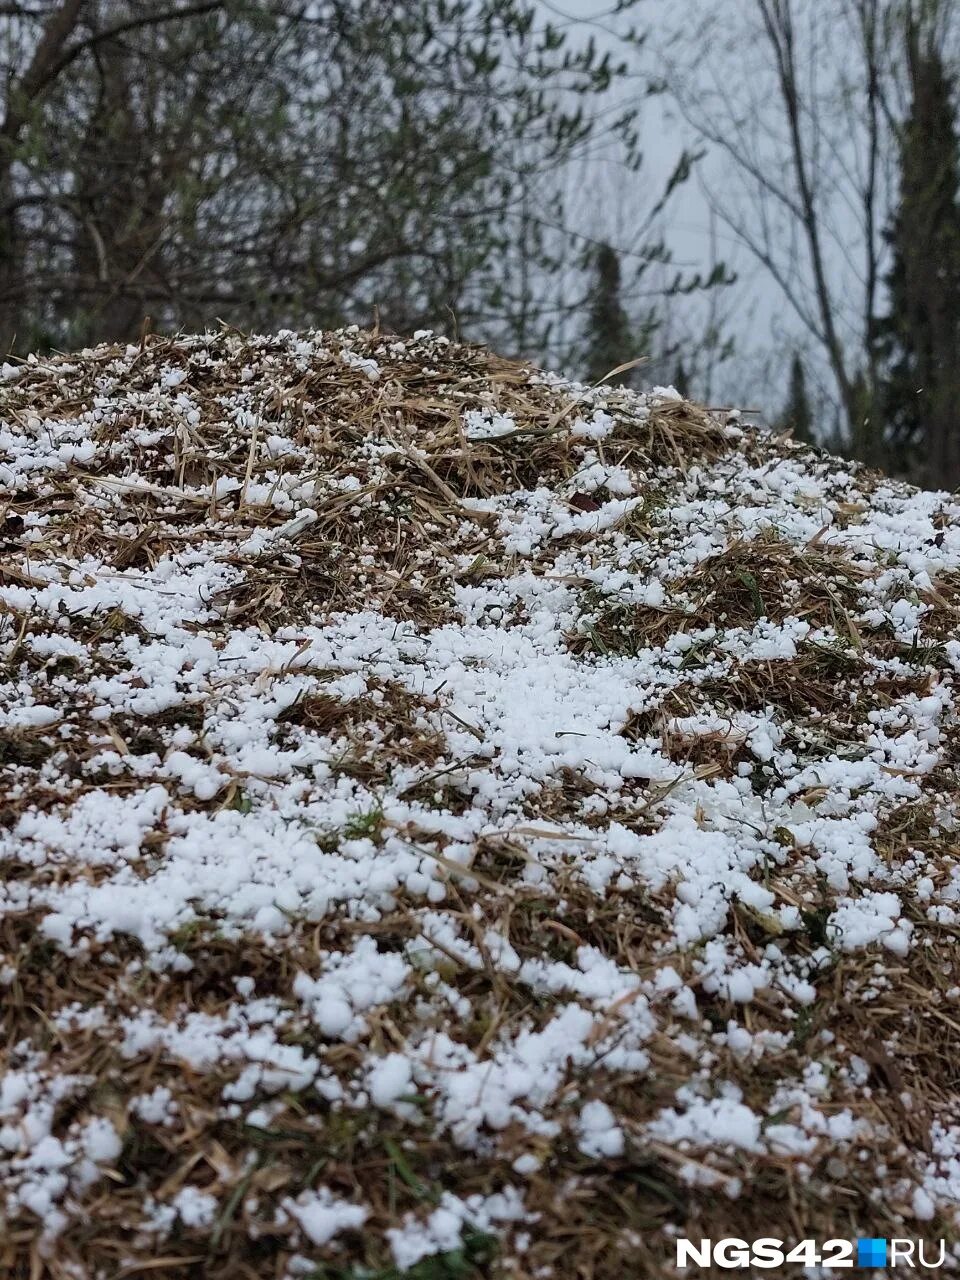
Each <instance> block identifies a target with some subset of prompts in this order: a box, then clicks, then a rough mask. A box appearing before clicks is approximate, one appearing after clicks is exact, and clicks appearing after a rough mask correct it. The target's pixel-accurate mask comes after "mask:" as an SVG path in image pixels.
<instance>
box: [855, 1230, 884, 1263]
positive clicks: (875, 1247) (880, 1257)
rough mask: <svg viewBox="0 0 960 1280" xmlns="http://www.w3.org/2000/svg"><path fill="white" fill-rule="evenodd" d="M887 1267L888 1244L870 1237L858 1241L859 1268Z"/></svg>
mask: <svg viewBox="0 0 960 1280" xmlns="http://www.w3.org/2000/svg"><path fill="white" fill-rule="evenodd" d="M886 1265H887V1242H886V1240H878V1239H877V1238H876V1237H875V1236H870V1237H868V1238H867V1239H865V1240H858V1241H857V1266H858V1267H885V1266H886Z"/></svg>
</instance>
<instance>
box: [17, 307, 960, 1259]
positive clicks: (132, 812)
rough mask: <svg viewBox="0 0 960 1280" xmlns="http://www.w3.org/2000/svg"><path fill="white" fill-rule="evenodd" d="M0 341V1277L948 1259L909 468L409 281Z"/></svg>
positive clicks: (927, 581)
mask: <svg viewBox="0 0 960 1280" xmlns="http://www.w3.org/2000/svg"><path fill="white" fill-rule="evenodd" d="M3 376H4V381H3V383H2V385H0V794H2V798H3V805H2V821H0V863H2V870H3V875H2V881H0V983H2V1016H3V1040H2V1043H0V1271H2V1272H3V1274H4V1275H13V1276H16V1277H21V1276H22V1277H27V1276H30V1277H31V1278H32V1277H35V1276H40V1275H43V1274H45V1273H47V1274H50V1275H52V1276H56V1277H71V1278H72V1280H78V1278H82V1280H85V1278H86V1277H91V1280H92V1278H93V1277H99V1276H104V1277H107V1276H109V1277H120V1276H128V1275H135V1274H140V1273H141V1272H145V1273H146V1274H149V1273H150V1271H149V1270H148V1269H152V1270H153V1273H154V1274H162V1275H163V1276H164V1277H168V1276H169V1277H173V1278H174V1280H178V1278H180V1277H201V1276H202V1277H214V1278H222V1280H228V1278H229V1280H235V1278H240V1277H257V1278H261V1277H262V1278H263V1280H266V1277H271V1280H282V1278H283V1277H290V1280H294V1278H295V1277H304V1276H314V1277H317V1278H318V1280H319V1278H320V1277H324V1278H332V1277H338V1278H340V1280H343V1278H345V1277H351V1278H355V1280H359V1277H361V1276H376V1277H381V1280H385V1278H386V1277H388V1276H392V1275H395V1274H397V1273H406V1274H409V1275H412V1276H414V1277H424V1278H426V1277H433V1278H435V1280H436V1278H440V1277H445V1276H449V1277H466V1276H472V1275H477V1276H481V1275H497V1274H501V1275H507V1276H511V1277H530V1278H532V1277H547V1276H553V1277H559V1278H563V1277H574V1276H576V1277H587V1278H589V1277H598V1278H599V1277H618V1280H619V1278H620V1277H622V1276H624V1275H630V1276H634V1275H636V1276H640V1275H655V1274H665V1275H667V1274H674V1267H673V1256H674V1238H675V1237H676V1236H677V1235H681V1236H683V1235H686V1236H689V1237H692V1238H695V1239H698V1240H699V1238H700V1237H701V1236H702V1237H714V1238H719V1237H721V1236H729V1235H735V1236H742V1237H744V1238H746V1239H748V1240H749V1239H752V1238H753V1237H755V1236H763V1235H766V1236H769V1235H774V1236H777V1235H779V1236H781V1237H782V1238H784V1239H785V1240H787V1241H789V1242H791V1243H793V1242H796V1241H799V1240H802V1239H803V1238H805V1237H817V1238H819V1239H820V1240H821V1241H823V1240H825V1239H827V1238H831V1237H839V1238H855V1237H857V1236H896V1235H901V1236H909V1237H916V1236H923V1237H924V1238H926V1239H939V1238H940V1237H944V1238H946V1239H947V1240H948V1242H949V1247H950V1249H951V1250H952V1251H953V1255H952V1256H953V1259H954V1261H955V1262H956V1261H957V1260H958V1259H960V1246H958V1245H957V1240H958V1224H960V1108H958V1093H960V1090H958V1085H960V1067H958V1062H960V952H958V939H960V870H958V858H957V853H958V847H960V837H958V834H957V822H958V800H960V791H958V781H957V767H958V760H960V717H958V707H957V704H956V697H955V685H956V680H957V672H958V670H960V642H958V639H957V638H956V636H957V622H958V618H960V503H958V502H957V500H955V499H954V498H952V497H949V496H947V495H944V494H935V493H923V492H917V491H915V490H912V489H909V488H907V487H905V486H901V485H898V484H895V483H893V482H889V481H885V480H883V479H882V478H881V477H878V476H876V475H873V474H871V473H867V472H863V471H860V470H858V469H856V468H855V467H853V466H852V465H850V464H845V463H842V462H839V461H837V460H836V459H832V458H829V457H827V456H825V455H821V454H819V453H817V452H816V451H813V450H810V449H807V448H805V447H800V446H796V445H793V444H791V443H790V442H788V441H778V440H775V439H773V438H772V437H771V436H769V435H768V434H765V433H762V432H759V431H755V430H753V429H748V428H745V427H743V426H741V425H740V424H739V423H738V421H737V420H736V415H727V417H726V418H725V419H724V420H721V419H718V418H715V417H712V416H710V415H709V414H707V413H706V412H704V411H702V410H700V409H697V408H695V407H693V406H691V405H688V404H686V403H684V402H682V401H680V400H678V399H677V398H676V397H675V395H674V394H673V393H671V392H669V391H657V392H653V393H651V394H649V395H646V396H640V395H636V394H633V393H630V392H626V391H622V390H609V389H602V388H601V389H599V390H593V391H591V390H588V389H586V388H583V387H576V386H571V385H569V384H566V383H564V382H563V381H562V380H560V379H558V378H555V377H551V376H546V375H541V374H538V373H536V372H534V371H530V370H528V369H526V368H524V367H522V366H519V365H516V364H513V363H510V362H507V361H504V360H500V359H497V358H495V357H493V356H491V355H489V354H488V353H486V352H484V351H482V350H478V349H474V348H467V347H458V346H455V345H452V344H450V343H447V342H446V341H445V340H442V339H438V338H434V337H432V336H430V335H418V336H417V337H416V338H415V339H413V340H411V341H407V342H403V341H398V340H394V339H392V338H384V337H379V336H376V335H370V334H365V333H361V332H360V331H357V330H349V331H345V332H340V333H331V334H322V335H321V334H317V333H310V334H305V335H296V334H292V333H281V334H278V335H276V336H273V337H263V338H251V337H246V336H243V335H240V334H238V333H235V332H233V331H229V330H225V331H224V332H222V333H218V334H207V335H202V336H193V337H180V338H177V339H151V340H150V341H149V342H148V343H147V344H146V345H145V346H144V347H143V348H142V349H141V348H140V347H130V348H127V349H122V348H106V347H103V348H98V349H96V350H94V351H85V352H83V353H80V354H77V355H71V356H57V357H52V358H49V359H48V358H41V359H31V361H29V362H28V363H26V364H25V365H22V366H16V367H14V366H10V365H6V366H4V369H3ZM158 1268H159V1271H158ZM45 1269H46V1270H45Z"/></svg>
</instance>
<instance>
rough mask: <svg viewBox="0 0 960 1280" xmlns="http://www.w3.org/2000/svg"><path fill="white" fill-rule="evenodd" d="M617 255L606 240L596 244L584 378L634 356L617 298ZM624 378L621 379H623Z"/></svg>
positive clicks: (592, 379)
mask: <svg viewBox="0 0 960 1280" xmlns="http://www.w3.org/2000/svg"><path fill="white" fill-rule="evenodd" d="M620 291H621V280H620V259H619V257H618V256H617V252H616V250H615V249H612V248H611V247H610V245H608V244H602V245H600V246H599V247H598V249H597V253H596V258H595V261H594V281H593V288H592V291H591V296H590V313H589V320H588V327H587V333H586V342H587V351H586V359H585V361H584V364H585V369H586V378H587V381H588V382H599V381H600V379H601V378H605V377H606V376H607V374H608V373H610V371H611V370H612V369H616V368H617V367H618V366H619V365H621V364H626V363H627V362H628V361H629V360H632V359H634V357H636V356H637V355H638V354H639V352H638V351H637V350H636V349H635V347H634V345H633V337H632V333H631V325H630V320H629V318H628V316H627V313H626V310H625V308H624V305H623V302H622V300H621V292H620ZM623 380H624V379H621V381H623Z"/></svg>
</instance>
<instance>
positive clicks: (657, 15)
mask: <svg viewBox="0 0 960 1280" xmlns="http://www.w3.org/2000/svg"><path fill="white" fill-rule="evenodd" d="M955 9H956V5H955V4H954V3H953V0H725V3H724V4H722V5H720V4H717V3H715V2H711V0H677V2H676V3H671V4H669V5H668V4H666V3H663V0H619V3H602V0H579V3H577V2H576V0H570V3H569V6H565V5H563V4H554V3H552V2H549V0H536V2H534V0H417V2H416V3H413V2H412V0H406V2H403V0H400V2H398V0H150V2H149V3H147V2H146V0H9V2H5V3H2V4H0V60H2V63H3V67H4V85H5V88H4V90H3V101H2V106H0V110H2V120H0V342H2V345H3V349H4V352H5V353H7V355H8V357H9V356H10V355H14V356H15V355H16V354H17V353H24V352H26V351H29V350H33V349H44V348H50V347H56V348H65V347H75V346H83V345H87V344H90V343H93V342H96V341H100V340H103V339H115V340H135V339H137V337H138V336H139V335H140V334H141V332H143V330H144V328H145V326H147V325H151V326H152V327H153V328H154V329H156V330H171V329H176V328H179V327H184V328H190V329H194V328H202V327H204V326H208V325H214V324H216V323H217V322H219V321H222V322H225V323H228V324H232V325H236V326H238V327H240V328H244V329H258V330H266V329H273V328H278V327H302V326H320V327H325V326H329V325H333V324H339V323H344V322H347V323H352V322H356V323H360V324H364V325H367V324H371V323H376V322H379V324H380V325H381V326H382V327H383V328H385V329H392V330H397V331H412V330H416V329H418V328H433V329H435V330H439V331H442V332H445V333H449V334H451V335H455V336H460V337H463V338H466V339H471V340H479V341H484V342H489V343H491V344H492V345H494V346H495V347H496V348H497V349H498V350H500V351H502V352H504V353H506V354H512V355H523V356H528V357H531V358H533V359H535V360H537V361H540V362H543V363H547V364H550V365H552V366H553V367H558V368H562V369H564V370H565V371H567V372H569V373H572V374H574V375H576V376H579V377H583V378H589V379H593V380H596V379H599V378H601V377H603V376H604V375H606V374H608V373H609V371H610V370H611V369H613V368H615V367H617V366H619V365H621V364H624V363H628V362H630V361H633V360H635V359H637V358H638V357H640V356H645V357H647V359H646V361H645V362H644V363H643V364H641V365H639V366H638V367H637V368H635V369H632V370H631V371H630V372H628V373H625V374H623V375H622V376H623V377H625V378H628V379H632V380H634V381H637V382H672V383H674V384H675V385H676V386H677V387H678V389H679V390H681V391H683V392H684V393H687V394H690V395H692V396H694V397H697V398H700V399H703V400H705V401H707V402H709V403H718V402H719V403H737V404H741V405H744V406H746V407H747V408H751V409H754V410H756V411H757V412H758V413H759V415H760V417H761V418H762V419H763V420H766V421H770V422H773V423H775V424H776V425H779V426H782V427H784V428H789V429H790V430H792V431H793V432H794V434H795V435H798V436H802V437H805V438H809V439H812V440H815V441H817V442H818V443H822V444H825V445H828V446H829V447H831V448H834V449H837V450H839V451H842V452H846V453H849V454H852V455H854V456H857V457H861V458H863V459H865V460H867V461H869V462H871V463H873V464H876V465H880V466H883V467H885V468H887V469H889V470H891V471H894V472H896V473H897V474H902V475H907V476H909V477H911V478H914V479H919V480H922V481H924V482H927V483H930V484H934V485H937V486H948V487H952V486H956V485H960V408H958V406H960V204H958V176H960V168H958V163H960V161H958V144H957V118H956V107H957V103H956V79H957V74H958V61H957V51H958V50H957V43H956V32H955V25H956V21H955V20H956V14H955ZM694 224H695V225H694ZM691 227H693V230H694V232H695V234H693V233H692V232H691ZM148 317H149V319H148Z"/></svg>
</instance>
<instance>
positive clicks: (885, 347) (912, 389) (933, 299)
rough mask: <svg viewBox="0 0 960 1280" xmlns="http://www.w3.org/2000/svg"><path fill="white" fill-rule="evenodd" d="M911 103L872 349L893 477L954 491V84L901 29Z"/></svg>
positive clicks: (957, 476)
mask: <svg viewBox="0 0 960 1280" xmlns="http://www.w3.org/2000/svg"><path fill="white" fill-rule="evenodd" d="M907 44H908V55H909V57H908V64H909V71H910V85H911V90H912V102H911V106H910V114H909V116H908V118H907V121H906V123H905V126H904V129H903V133H902V137H901V146H900V196H899V204H898V207H897V211H896V214H895V217H894V219H893V222H892V225H891V227H890V229H889V233H888V234H889V239H890V243H891V246H892V249H893V264H892V267H891V270H890V273H889V276H888V278H887V284H888V288H889V293H890V309H889V313H888V315H887V316H886V318H885V319H884V320H882V321H881V323H880V326H879V332H878V350H879V353H880V355H881V357H882V358H883V359H884V362H885V366H886V374H885V378H884V385H883V386H882V387H881V389H880V397H879V399H880V408H881V410H882V413H881V417H882V421H883V422H884V432H885V439H886V442H887V449H888V451H889V463H890V464H891V465H893V466H894V467H895V468H896V469H898V470H902V471H906V472H911V473H914V474H920V475H922V476H923V478H924V479H926V481H927V482H928V483H931V484H933V485H936V486H937V487H941V486H956V485H958V484H960V205H958V197H957V191H958V179H960V159H958V145H957V134H956V117H955V110H954V104H953V100H952V99H953V93H952V91H953V84H952V83H951V80H950V77H949V76H948V73H947V71H946V68H945V67H944V64H943V59H942V57H941V55H940V53H939V51H938V49H937V48H936V45H935V44H934V42H933V40H932V38H930V36H929V34H925V33H924V32H923V31H921V30H920V29H918V26H917V24H916V22H915V21H913V20H910V19H908V23H907Z"/></svg>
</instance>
